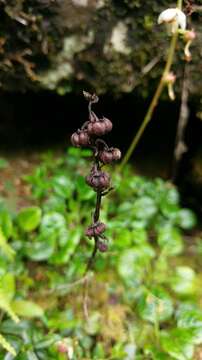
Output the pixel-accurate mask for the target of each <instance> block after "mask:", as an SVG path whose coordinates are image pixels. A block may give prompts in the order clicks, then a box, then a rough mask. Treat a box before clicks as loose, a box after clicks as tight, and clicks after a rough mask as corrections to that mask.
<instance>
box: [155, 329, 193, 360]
mask: <svg viewBox="0 0 202 360" xmlns="http://www.w3.org/2000/svg"><path fill="white" fill-rule="evenodd" d="M160 342H161V346H162V349H163V350H164V351H165V352H166V353H167V354H169V355H170V356H172V357H173V358H174V359H177V360H193V354H194V342H193V332H192V331H191V330H189V329H181V328H176V329H173V330H171V331H170V332H167V331H162V332H161V336H160Z"/></svg>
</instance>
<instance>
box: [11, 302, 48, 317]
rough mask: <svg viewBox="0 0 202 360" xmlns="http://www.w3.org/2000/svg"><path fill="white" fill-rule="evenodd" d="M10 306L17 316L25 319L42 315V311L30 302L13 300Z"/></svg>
mask: <svg viewBox="0 0 202 360" xmlns="http://www.w3.org/2000/svg"><path fill="white" fill-rule="evenodd" d="M11 306H12V309H13V310H14V312H15V313H16V314H17V315H19V316H23V317H26V318H34V317H41V316H43V314H44V311H43V309H42V308H41V307H40V306H39V305H37V304H35V303H33V302H32V301H27V300H14V301H12V303H11Z"/></svg>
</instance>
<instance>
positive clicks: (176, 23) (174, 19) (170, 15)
mask: <svg viewBox="0 0 202 360" xmlns="http://www.w3.org/2000/svg"><path fill="white" fill-rule="evenodd" d="M162 23H165V24H166V25H169V30H170V31H171V32H172V33H175V32H176V31H177V30H178V28H181V30H183V31H185V30H186V15H185V14H184V13H183V11H182V10H180V9H178V8H173V9H172V8H171V9H167V10H164V11H163V12H162V13H161V14H160V15H159V18H158V24H162Z"/></svg>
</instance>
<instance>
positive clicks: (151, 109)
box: [119, 0, 182, 171]
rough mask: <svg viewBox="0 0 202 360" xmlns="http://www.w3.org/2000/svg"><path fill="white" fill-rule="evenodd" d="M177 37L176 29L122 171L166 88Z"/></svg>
mask: <svg viewBox="0 0 202 360" xmlns="http://www.w3.org/2000/svg"><path fill="white" fill-rule="evenodd" d="M177 7H178V8H179V9H181V8H182V0H178V2H177ZM177 39H178V31H176V32H175V33H174V34H173V36H172V39H171V42H170V48H169V51H168V56H167V61H166V64H165V67H164V70H163V73H162V76H161V79H160V81H159V84H158V86H157V89H156V91H155V93H154V96H153V98H152V100H151V103H150V105H149V108H148V110H147V113H146V115H145V117H144V119H143V122H142V124H141V126H140V128H139V130H138V132H137V134H136V135H135V137H134V139H133V141H132V143H131V145H130V147H129V149H128V151H127V152H126V154H125V156H124V158H123V160H122V162H121V164H120V166H119V171H121V170H122V168H123V167H124V166H125V165H126V164H127V162H128V161H129V159H130V157H131V155H132V153H133V151H134V150H135V148H136V146H137V144H138V142H139V140H140V138H141V137H142V134H143V133H144V130H145V128H146V127H147V125H148V123H149V122H150V121H151V119H152V115H153V113H154V110H155V108H156V106H157V105H158V101H159V98H160V96H161V93H162V91H163V89H164V86H165V81H164V79H165V76H166V75H167V74H168V73H169V72H170V69H171V66H172V63H173V58H174V54H175V49H176V45H177Z"/></svg>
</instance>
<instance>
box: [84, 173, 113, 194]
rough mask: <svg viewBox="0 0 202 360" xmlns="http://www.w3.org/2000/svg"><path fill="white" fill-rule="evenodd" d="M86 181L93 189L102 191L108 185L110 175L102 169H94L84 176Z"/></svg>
mask: <svg viewBox="0 0 202 360" xmlns="http://www.w3.org/2000/svg"><path fill="white" fill-rule="evenodd" d="M86 183H87V184H88V185H89V186H91V187H92V188H93V189H94V190H95V191H98V190H100V191H102V190H105V189H107V188H108V187H109V185H110V177H109V175H108V174H107V173H105V172H103V171H96V172H95V173H91V174H90V175H88V176H87V177H86Z"/></svg>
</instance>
